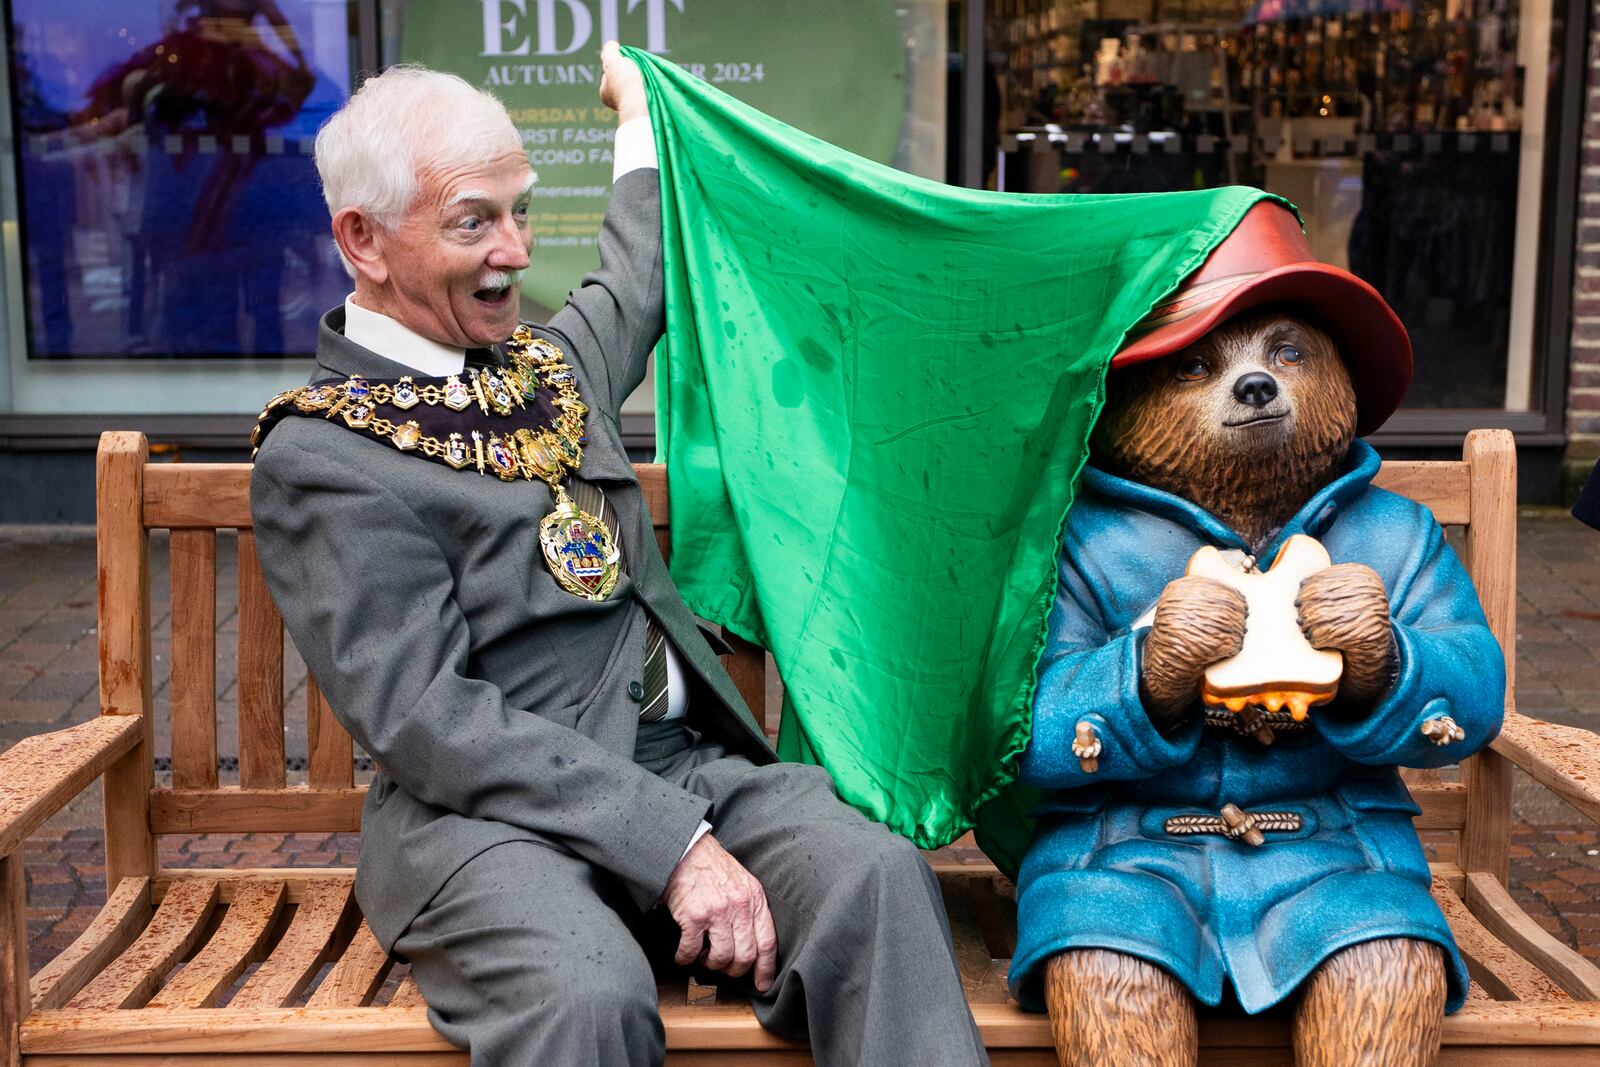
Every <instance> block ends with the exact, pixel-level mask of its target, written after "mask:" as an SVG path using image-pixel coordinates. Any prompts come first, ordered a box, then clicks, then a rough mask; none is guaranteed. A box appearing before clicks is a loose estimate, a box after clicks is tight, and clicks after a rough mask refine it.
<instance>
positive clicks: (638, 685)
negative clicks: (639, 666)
mask: <svg viewBox="0 0 1600 1067" xmlns="http://www.w3.org/2000/svg"><path fill="white" fill-rule="evenodd" d="M628 695H629V696H631V697H632V698H633V699H635V700H643V699H644V683H643V682H629V683H628Z"/></svg>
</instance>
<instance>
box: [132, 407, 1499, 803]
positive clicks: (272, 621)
mask: <svg viewBox="0 0 1600 1067" xmlns="http://www.w3.org/2000/svg"><path fill="white" fill-rule="evenodd" d="M1497 433H1498V432H1487V433H1480V434H1479V435H1474V437H1475V438H1476V441H1475V442H1474V441H1469V447H1468V449H1467V456H1468V458H1469V459H1472V462H1467V461H1451V462H1438V461H1429V462H1389V463H1385V464H1384V465H1383V468H1382V470H1381V472H1380V473H1379V475H1378V478H1377V481H1376V484H1377V485H1379V486H1381V487H1383V488H1386V489H1389V490H1391V491H1393V492H1397V493H1400V494H1402V495H1404V496H1407V497H1409V498H1410V499H1412V500H1415V501H1417V502H1418V503H1420V504H1423V505H1425V506H1426V507H1428V508H1429V509H1430V510H1431V511H1432V512H1433V514H1434V517H1435V518H1436V519H1437V520H1438V521H1439V522H1440V523H1441V524H1443V525H1447V526H1464V527H1466V529H1467V546H1468V549H1467V553H1466V560H1465V562H1466V563H1467V565H1468V569H1469V571H1470V572H1471V574H1472V577H1473V579H1474V581H1475V582H1476V583H1477V584H1478V589H1479V592H1480V595H1482V596H1483V598H1484V603H1485V611H1486V613H1487V614H1488V616H1489V618H1490V621H1491V624H1492V625H1493V626H1494V628H1495V632H1496V634H1497V636H1499V637H1500V638H1501V641H1502V644H1503V645H1505V644H1506V643H1507V642H1508V640H1509V638H1510V635H1511V634H1512V633H1514V630H1515V604H1514V599H1512V598H1514V595H1515V589H1514V585H1508V579H1507V578H1506V576H1505V572H1507V571H1509V570H1510V567H1509V566H1507V565H1506V562H1503V561H1511V560H1514V553H1515V500H1514V492H1513V495H1512V496H1511V497H1509V498H1508V497H1507V496H1506V495H1505V486H1506V485H1507V484H1511V485H1513V487H1514V481H1512V482H1509V483H1508V482H1507V478H1506V475H1507V470H1506V468H1505V464H1506V463H1508V462H1509V463H1511V464H1513V465H1514V463H1515V455H1514V452H1512V451H1511V445H1510V442H1509V436H1508V435H1507V436H1505V437H1499V436H1495V435H1496V434H1497ZM108 436H121V437H124V438H127V439H129V440H135V439H137V435H108ZM1489 445H1493V446H1494V447H1493V448H1489V447H1486V446H1489ZM124 446H125V447H126V446H127V443H126V442H124ZM139 447H140V448H142V447H143V446H142V440H140V442H139ZM103 448H104V446H103ZM1496 456H1498V457H1499V458H1498V459H1494V458H1493V457H1496ZM1508 456H1509V458H1507V457H1508ZM1497 463H1498V464H1499V466H1498V467H1496V464H1497ZM125 465H126V464H123V466H125ZM115 469H116V470H117V471H119V472H120V473H119V475H118V476H119V477H121V478H124V479H129V478H132V477H133V475H132V474H131V473H130V470H131V468H130V470H123V469H122V466H116V468H115ZM635 469H636V471H637V473H638V476H639V482H640V486H641V489H642V491H643V495H644V499H645V502H646V505H647V507H648V508H649V510H650V513H651V518H652V521H653V523H654V528H655V534H656V538H657V542H658V543H659V544H660V546H661V549H662V553H663V555H668V554H669V553H670V548H671V546H670V543H669V539H670V530H669V522H670V501H669V499H668V495H667V479H666V470H665V468H664V467H661V466H658V465H653V464H649V465H647V464H641V465H638V466H637V467H636V468H635ZM1512 469H1513V470H1514V467H1513V468H1512ZM1491 475H1492V476H1493V477H1494V478H1496V479H1498V481H1495V482H1493V483H1491V482H1489V481H1486V479H1487V478H1488V477H1490V476H1491ZM1512 477H1513V478H1514V474H1513V475H1512ZM1487 484H1494V485H1497V486H1498V487H1499V488H1497V489H1495V490H1494V491H1493V492H1484V493H1482V494H1481V495H1475V494H1477V493H1478V487H1479V486H1481V485H1487ZM249 486H250V466H249V465H248V464H148V463H145V462H144V457H143V454H142V453H141V454H140V456H139V469H138V471H137V479H136V480H134V481H133V482H132V484H131V486H124V487H122V490H121V491H122V492H123V494H124V496H126V495H127V494H128V493H130V492H131V493H135V494H137V495H136V496H135V497H134V499H140V500H142V509H141V511H142V514H141V515H140V521H139V523H138V524H137V526H134V527H130V526H128V524H127V523H126V521H124V522H123V523H122V525H120V526H119V525H118V524H117V523H116V522H114V521H112V522H110V523H109V524H108V522H107V517H106V516H102V522H101V537H102V538H103V539H104V538H106V537H107V536H108V535H109V536H113V537H116V538H118V539H120V540H121V541H123V542H124V544H123V545H122V547H112V546H108V545H107V544H105V543H102V546H101V553H102V558H103V559H106V558H113V559H116V560H120V561H123V565H127V566H133V565H134V561H135V558H136V557H138V559H139V564H138V566H139V567H141V568H143V569H145V570H147V569H148V560H147V558H146V557H145V553H146V552H147V547H146V545H145V544H144V543H143V540H142V539H143V535H144V531H145V530H148V529H160V528H166V529H171V530H172V531H173V532H172V537H171V552H172V576H173V577H172V581H173V605H174V609H173V633H172V642H173V650H172V659H173V663H172V675H173V677H172V682H173V684H172V708H173V711H172V715H173V786H174V788H173V790H171V791H164V790H154V792H153V794H147V796H148V795H153V805H152V806H151V807H149V808H148V809H147V811H148V820H147V825H148V826H149V827H150V829H152V830H154V832H156V833H178V832H198V831H204V832H228V831H237V832H246V831H271V830H281V831H291V830H313V829H315V830H323V831H327V830H335V829H338V830H354V829H357V828H359V822H360V794H361V792H362V790H361V789H360V788H357V787H354V785H353V782H354V776H353V772H352V767H351V756H352V754H353V745H352V743H351V740H350V737H349V735H348V734H347V733H345V731H344V729H343V728H342V727H341V726H340V725H339V723H338V721H337V720H336V719H335V718H334V716H333V712H332V709H331V708H329V706H328V702H327V700H326V698H325V697H324V696H323V694H322V692H321V690H320V688H319V687H318V686H317V684H316V681H315V679H308V680H307V687H306V689H307V692H306V699H305V701H304V705H303V706H304V708H305V716H306V718H305V727H306V731H305V732H306V742H307V757H308V760H307V773H306V782H307V785H305V786H298V787H297V786H286V785H285V781H286V775H285V768H284V727H285V709H284V675H283V623H282V620H281V618H280V617H279V615H278V612H277V610H276V608H275V607H274V605H273V603H272V600H271V597H270V595H269V594H268V592H267V588H266V584H265V582H264V581H263V579H262V577H261V572H260V567H259V563H258V561H257V558H256V553H255V539H254V536H253V534H252V532H251V528H250V501H249ZM107 490H108V487H107V485H106V484H105V482H104V478H103V479H102V485H101V491H102V494H105V493H106V492H107ZM113 495H114V494H113ZM106 500H107V497H106V496H105V495H102V502H103V503H102V507H104V502H105V501H106ZM112 518H113V519H114V518H115V516H112ZM218 529H236V530H238V531H239V639H238V640H239V648H238V652H239V683H238V709H239V711H238V714H239V770H240V775H239V779H240V785H239V787H238V788H237V789H229V788H219V787H218V784H217V773H216V756H217V742H216V714H217V707H216V697H215V688H216V686H215V677H216V675H215V670H216V666H215V658H216V645H215V637H214V633H215V623H216V615H215V612H216V610H217V608H216V606H215V597H216V555H217V549H216V543H217V542H216V531H217V530H218ZM1508 530H1509V538H1508V536H1507V531H1508ZM1480 531H1481V533H1480ZM135 533H136V534H137V535H138V537H137V538H134V534H135ZM123 585H124V586H127V580H126V579H124V580H123ZM1508 594H1509V596H1508ZM124 595H125V596H126V595H136V594H135V593H133V592H132V589H130V590H129V592H128V593H125V594H124ZM121 602H122V603H129V601H126V600H124V601H121ZM108 603H109V602H108ZM208 606H209V608H208ZM105 607H106V605H103V606H102V630H101V633H102V635H103V636H105V635H110V636H111V637H113V638H114V639H115V640H116V641H117V642H118V643H119V645H118V647H123V648H130V649H132V648H137V645H138V641H139V640H141V639H142V640H143V641H144V642H146V644H147V643H148V640H149V627H150V616H149V609H148V598H146V599H145V601H144V608H143V611H142V613H141V614H140V615H139V618H138V620H137V622H136V623H135V625H136V626H137V627H139V628H142V629H141V632H140V633H136V634H134V633H130V634H123V633H121V631H119V630H118V629H117V628H116V627H115V626H111V627H109V628H108V627H107V626H106V620H105V618H104V612H105ZM733 644H734V645H735V647H736V653H735V654H734V655H732V656H728V657H724V663H725V665H726V666H727V668H728V670H729V673H730V674H731V675H732V676H733V678H734V681H735V684H736V685H737V686H738V687H739V690H740V692H741V693H743V694H744V696H745V699H746V701H747V702H748V703H749V704H750V706H751V708H752V710H754V711H755V712H756V714H757V716H758V717H764V713H765V710H766V709H765V703H766V701H765V653H764V652H763V651H762V650H761V649H760V648H758V647H757V646H755V645H751V644H749V643H747V642H743V641H739V640H736V639H735V640H733ZM112 691H115V692H118V693H126V692H129V689H128V688H127V687H126V686H123V687H120V688H119V687H115V686H113V687H112ZM134 691H136V690H134ZM296 703H297V705H298V704H299V702H298V701H297V702H296ZM146 706H148V703H147V702H146ZM298 713H299V710H298V707H297V708H296V709H295V714H298ZM146 758H147V759H148V754H146ZM1469 766H1470V764H1469ZM1406 777H1407V780H1408V782H1410V783H1411V784H1412V786H1413V790H1414V792H1415V795H1416V799H1417V800H1418V802H1419V803H1420V804H1421V805H1422V807H1423V809H1424V813H1423V815H1422V816H1421V818H1419V819H1418V826H1419V827H1421V828H1423V829H1431V830H1446V831H1460V830H1461V829H1462V828H1463V827H1464V826H1465V825H1466V823H1467V822H1468V820H1469V814H1468V812H1469V810H1471V809H1472V808H1473V804H1472V802H1471V801H1470V800H1469V797H1468V792H1469V790H1468V788H1466V787H1463V786H1462V785H1461V784H1459V783H1446V782H1442V781H1441V779H1440V777H1439V775H1438V773H1437V772H1413V771H1408V772H1406ZM1471 777H1472V776H1471V775H1469V784H1470V781H1471Z"/></svg>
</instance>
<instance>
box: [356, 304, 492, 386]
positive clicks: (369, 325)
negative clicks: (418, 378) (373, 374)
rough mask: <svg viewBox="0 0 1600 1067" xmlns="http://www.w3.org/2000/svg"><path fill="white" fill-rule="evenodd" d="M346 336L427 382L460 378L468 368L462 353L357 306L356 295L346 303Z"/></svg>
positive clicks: (387, 317)
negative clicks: (432, 379)
mask: <svg viewBox="0 0 1600 1067" xmlns="http://www.w3.org/2000/svg"><path fill="white" fill-rule="evenodd" d="M344 335H345V337H346V338H347V339H348V340H351V341H354V342H355V343H356V344H358V345H360V346H361V347H362V348H365V349H367V350H368V351H371V352H376V353H377V354H378V355H380V356H382V357H383V358H385V359H392V360H394V361H395V362H396V363H403V364H405V365H406V366H407V367H410V368H411V369H412V370H414V371H416V372H417V373H418V374H421V375H423V376H424V377H428V378H442V377H444V376H445V375H447V374H460V373H461V371H462V369H463V368H464V367H465V366H466V365H467V354H466V352H464V351H463V350H461V349H459V348H456V347H454V346H452V345H444V344H440V343H439V342H438V341H433V340H429V339H428V338H426V337H424V336H422V335H421V334H419V333H417V332H416V331H415V330H413V329H411V328H410V327H408V326H404V325H402V324H401V323H400V322H399V321H398V320H396V319H392V318H390V317H389V316H388V315H385V314H383V313H382V312H380V311H369V310H368V309H366V308H364V307H362V306H361V305H360V304H358V303H356V302H355V294H354V293H351V294H350V295H349V296H347V297H345V300H344Z"/></svg>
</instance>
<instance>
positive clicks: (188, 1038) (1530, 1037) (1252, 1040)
mask: <svg viewBox="0 0 1600 1067" xmlns="http://www.w3.org/2000/svg"><path fill="white" fill-rule="evenodd" d="M973 1016H974V1018H975V1019H976V1020H977V1023H978V1029H979V1031H980V1032H981V1033H982V1034H983V1037H984V1042H985V1044H986V1045H987V1046H988V1047H989V1049H990V1054H991V1056H993V1057H994V1058H995V1062H997V1063H1003V1062H1006V1060H1005V1059H1004V1058H1003V1057H1005V1056H1006V1055H1007V1054H1008V1053H1009V1052H1011V1051H1017V1052H1033V1053H1036V1054H1038V1055H1039V1056H1045V1055H1048V1056H1049V1057H1050V1058H1049V1059H1042V1058H1041V1059H1038V1060H1037V1061H1036V1062H1039V1063H1041V1064H1051V1065H1053V1064H1054V1062H1055V1059H1054V1056H1055V1053H1054V1051H1053V1049H1052V1047H1051V1043H1050V1023H1049V1020H1048V1019H1047V1018H1046V1017H1045V1016H1043V1015H1034V1014H1028V1013H1025V1012H1021V1011H1018V1010H1017V1009H1016V1008H1015V1007H1013V1006H1012V1005H1009V1004H977V1005H974V1006H973ZM662 1019H663V1021H664V1022H665V1023H666V1031H667V1049H668V1052H669V1055H670V1054H671V1053H688V1052H691V1051H700V1050H705V1051H713V1050H729V1051H733V1050H738V1051H742V1052H746V1053H749V1052H762V1053H774V1052H779V1051H782V1050H787V1049H796V1050H801V1049H803V1048H804V1046H801V1045H797V1044H795V1043H794V1042H790V1041H785V1040H783V1039H782V1038H779V1037H776V1036H774V1035H772V1034H770V1033H768V1032H766V1031H765V1030H763V1029H762V1028H761V1025H760V1024H759V1023H758V1022H756V1019H755V1014H754V1013H753V1012H752V1011H751V1010H750V1007H749V1006H748V1005H746V1004H738V1005H716V1006H714V1007H706V1008H696V1007H682V1008H669V1009H666V1010H665V1011H663V1012H662ZM1443 1038H1444V1048H1445V1055H1444V1056H1443V1057H1441V1060H1440V1063H1441V1067H1449V1065H1450V1064H1451V1063H1452V1061H1453V1062H1454V1063H1457V1064H1462V1065H1465V1064H1469V1063H1470V1064H1474V1065H1476V1064H1482V1063H1485V1062H1488V1061H1487V1060H1486V1059H1484V1058H1477V1057H1476V1056H1475V1054H1477V1053H1479V1052H1480V1050H1482V1049H1485V1048H1487V1049H1518V1050H1519V1058H1517V1059H1515V1060H1501V1061H1500V1062H1515V1063H1517V1064H1518V1065H1519V1067H1521V1065H1522V1064H1543V1063H1555V1062H1557V1060H1556V1059H1553V1058H1549V1059H1547V1058H1541V1057H1540V1053H1541V1052H1542V1051H1544V1050H1549V1052H1551V1053H1553V1054H1554V1055H1555V1056H1557V1057H1564V1058H1565V1059H1564V1062H1567V1063H1582V1062H1586V1060H1585V1057H1586V1056H1588V1057H1592V1056H1594V1055H1595V1054H1596V1053H1597V1052H1600V1003H1586V1002H1581V1001H1567V1002H1565V1003H1554V1004H1526V1003H1519V1002H1516V1001H1511V1002H1505V1003H1499V1002H1495V1003H1487V1004H1474V1005H1472V1006H1469V1007H1466V1008H1463V1009H1462V1010H1461V1011H1460V1012H1458V1013H1457V1014H1455V1015H1452V1016H1450V1017H1448V1018H1447V1019H1445V1021H1444V1031H1443ZM1287 1044H1288V1021H1287V1018H1282V1019H1279V1018H1261V1017H1255V1018H1249V1019H1245V1018H1226V1017H1222V1018H1219V1017H1210V1016H1208V1017H1205V1018H1202V1019H1201V1022H1200V1048H1201V1050H1202V1061H1204V1059H1205V1056H1204V1053H1206V1052H1207V1051H1220V1050H1236V1051H1234V1053H1233V1057H1234V1058H1230V1059H1228V1060H1227V1062H1228V1063H1230V1064H1239V1063H1269V1062H1273V1063H1283V1062H1287V1061H1286V1060H1285V1059H1284V1058H1283V1057H1284V1055H1285V1053H1286V1046H1287ZM244 1048H250V1049H255V1050H259V1051H261V1052H303V1053H325V1052H329V1051H330V1050H334V1049H337V1050H340V1051H344V1050H349V1051H355V1050H361V1051H366V1052H388V1053H390V1054H394V1053H399V1052H406V1053H411V1052H454V1051H455V1050H453V1049H452V1048H451V1046H450V1045H449V1043H448V1042H446V1041H445V1040H444V1038H443V1037H441V1036H440V1035H439V1034H438V1032H437V1031H435V1030H434V1029H433V1027H432V1026H431V1025H429V1023H428V1016H427V1012H426V1010H424V1009H422V1008H404V1009H394V1010H384V1009H371V1008H344V1009H320V1010H319V1009H312V1008H278V1009H271V1010H266V1009H261V1010H250V1011H209V1010H194V1011H141V1012H130V1013H125V1014H120V1015H119V1014H113V1013H108V1012H70V1011H45V1012H35V1013H34V1014H33V1015H31V1016H30V1017H29V1018H28V1020H27V1021H26V1022H24V1023H23V1024H22V1051H23V1055H24V1057H28V1056H32V1055H43V1054H48V1053H54V1054H57V1055H62V1054H71V1053H101V1054H112V1053H163V1052H165V1053H179V1052H181V1053H188V1054H197V1053H208V1052H209V1053H224V1054H229V1055H238V1053H239V1052H241V1051H242V1049H244ZM1522 1050H1525V1054H1521V1051H1522ZM1241 1053H1242V1054H1241ZM1250 1053H1260V1055H1254V1056H1252V1055H1250ZM456 1054H457V1055H459V1056H460V1057H461V1058H460V1060H458V1061H456V1062H459V1063H461V1064H463V1065H464V1064H465V1062H466V1056H465V1053H459V1052H458V1053H456ZM1267 1056H1270V1057H1271V1058H1266V1057H1267ZM28 1062H30V1063H31V1062H32V1061H28ZM96 1062H98V1061H96ZM668 1062H669V1063H670V1062H672V1061H671V1060H670V1059H669V1061H668ZM680 1062H690V1061H680ZM729 1062H731V1063H736V1062H748V1061H738V1060H732V1061H729ZM759 1062H762V1063H770V1062H775V1061H773V1060H769V1059H767V1058H766V1057H765V1056H763V1057H762V1059H761V1060H760V1061H759ZM800 1062H805V1061H800ZM1013 1062H1018V1061H1013ZM1020 1062H1028V1061H1026V1060H1023V1061H1020Z"/></svg>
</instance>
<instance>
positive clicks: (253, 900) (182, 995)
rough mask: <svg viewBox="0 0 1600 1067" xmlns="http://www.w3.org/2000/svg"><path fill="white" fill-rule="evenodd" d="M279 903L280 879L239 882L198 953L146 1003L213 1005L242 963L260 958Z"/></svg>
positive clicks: (240, 971) (186, 1005) (179, 1006)
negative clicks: (236, 889)
mask: <svg viewBox="0 0 1600 1067" xmlns="http://www.w3.org/2000/svg"><path fill="white" fill-rule="evenodd" d="M282 909H283V883H282V882H250V883H247V884H246V885H243V886H240V887H239V891H238V893H236V894H235V895H234V898H233V903H231V904H229V905H228V911H227V914H226V915H224V916H223V918H222V925H221V926H219V927H217V932H216V933H215V934H213V935H211V940H210V941H208V942H206V946H205V948H203V949H201V950H200V954H199V955H197V956H196V957H195V958H194V959H192V960H190V961H189V962H188V963H187V964H185V965H184V967H183V969H182V970H180V971H179V972H178V973H177V975H176V976H175V977H174V978H173V979H172V980H171V981H170V982H168V983H167V984H166V986H165V987H164V988H162V990H161V992H159V993H157V994H156V995H155V996H154V997H153V998H151V1000H150V1002H149V1004H148V1005H147V1007H149V1008H214V1007H216V1005H217V1001H218V1000H220V999H221V997H222V994H223V993H226V992H227V991H228V987H229V986H231V985H232V984H233V981H234V979H235V978H238V977H239V975H241V974H243V973H244V969H245V968H246V967H247V966H249V965H250V964H251V963H253V962H254V961H255V960H257V959H260V957H261V951H262V945H263V943H264V942H265V941H266V939H267V935H268V934H269V933H271V932H272V925H273V923H274V922H275V921H276V920H277V918H278V913H279V911H281V910H282Z"/></svg>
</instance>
